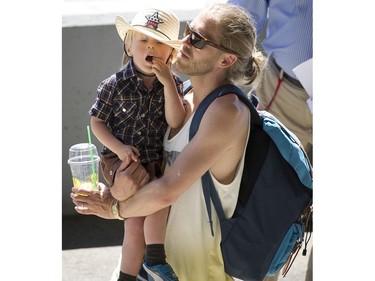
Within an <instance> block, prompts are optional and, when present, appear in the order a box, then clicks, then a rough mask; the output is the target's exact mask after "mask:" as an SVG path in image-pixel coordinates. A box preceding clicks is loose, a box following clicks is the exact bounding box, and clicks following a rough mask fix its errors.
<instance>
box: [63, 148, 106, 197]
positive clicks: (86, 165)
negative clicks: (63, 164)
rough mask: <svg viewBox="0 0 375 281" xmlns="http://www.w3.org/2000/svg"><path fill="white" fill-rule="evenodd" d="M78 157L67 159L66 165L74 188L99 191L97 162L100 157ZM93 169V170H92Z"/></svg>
mask: <svg viewBox="0 0 375 281" xmlns="http://www.w3.org/2000/svg"><path fill="white" fill-rule="evenodd" d="M92 158H93V160H92V159H91V156H90V155H80V156H75V157H72V158H69V160H68V164H69V165H70V170H71V172H72V178H73V185H74V186H75V187H79V188H84V189H92V190H96V191H99V189H98V182H99V162H100V157H99V156H98V155H93V157H92ZM93 167H94V168H93Z"/></svg>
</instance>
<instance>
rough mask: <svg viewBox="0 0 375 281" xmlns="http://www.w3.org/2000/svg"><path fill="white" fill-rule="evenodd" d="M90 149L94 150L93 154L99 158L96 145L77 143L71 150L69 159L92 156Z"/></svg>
mask: <svg viewBox="0 0 375 281" xmlns="http://www.w3.org/2000/svg"><path fill="white" fill-rule="evenodd" d="M90 148H91V150H92V154H93V155H96V156H98V150H97V149H96V146H95V145H94V144H89V143H77V144H75V145H73V146H72V147H71V148H69V159H70V158H73V157H76V156H85V155H89V156H90V155H91V154H90Z"/></svg>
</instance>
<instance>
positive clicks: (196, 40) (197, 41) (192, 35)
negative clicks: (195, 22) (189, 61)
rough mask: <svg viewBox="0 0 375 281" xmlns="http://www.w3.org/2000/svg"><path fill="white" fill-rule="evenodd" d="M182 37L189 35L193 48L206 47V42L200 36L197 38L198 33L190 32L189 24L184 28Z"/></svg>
mask: <svg viewBox="0 0 375 281" xmlns="http://www.w3.org/2000/svg"><path fill="white" fill-rule="evenodd" d="M184 35H185V36H187V35H189V39H190V44H191V45H193V46H194V47H195V48H197V49H203V48H204V46H206V42H205V41H204V39H203V38H202V37H201V36H199V34H198V33H196V32H194V31H192V30H191V29H190V26H189V24H186V26H185V32H184Z"/></svg>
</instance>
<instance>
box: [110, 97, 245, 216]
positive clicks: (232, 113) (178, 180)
mask: <svg viewBox="0 0 375 281" xmlns="http://www.w3.org/2000/svg"><path fill="white" fill-rule="evenodd" d="M248 122H249V111H248V109H247V107H246V106H245V105H244V104H243V103H242V102H240V101H239V100H238V98H237V97H236V96H235V95H226V96H224V97H220V98H218V99H217V100H215V101H214V102H213V103H212V104H211V106H209V108H208V109H207V111H206V113H205V115H204V117H203V118H202V121H201V124H200V127H199V130H198V132H197V134H196V135H195V137H194V138H193V139H192V140H191V142H190V143H189V144H188V145H187V146H186V147H185V148H184V149H183V151H182V152H181V153H180V155H179V156H178V157H177V159H176V161H175V162H174V163H173V165H172V166H171V167H170V168H169V169H168V170H167V171H166V173H165V174H164V176H163V177H161V178H160V179H157V180H154V181H152V182H150V183H148V184H147V185H145V186H144V187H143V188H142V189H140V190H139V191H138V192H136V193H135V195H134V196H132V197H130V198H129V199H128V200H126V201H123V202H120V215H121V216H122V217H135V216H146V215H150V214H152V213H154V212H156V211H158V210H160V209H162V208H165V207H167V206H169V205H171V204H173V203H174V202H175V201H176V200H177V199H178V197H179V196H180V195H181V194H182V193H184V192H185V191H186V190H187V189H188V188H189V187H190V186H191V185H192V184H193V183H194V182H195V181H196V180H198V179H199V178H200V177H201V176H202V175H203V174H204V173H205V172H206V171H207V170H208V169H210V170H211V172H212V173H213V174H214V176H215V177H216V178H218V179H219V180H222V181H224V182H226V181H228V180H229V181H230V180H231V179H233V177H234V174H235V171H236V168H237V164H238V162H239V160H240V159H241V157H242V153H243V149H244V146H245V144H246V137H247V131H248V124H249V123H248ZM224 167H225V168H224ZM116 177H118V179H116V181H117V184H121V182H122V181H123V180H124V179H122V177H123V174H122V173H121V172H117V174H116ZM125 181H126V179H125ZM121 186H124V185H122V184H121Z"/></svg>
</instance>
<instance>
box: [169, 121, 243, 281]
mask: <svg viewBox="0 0 375 281" xmlns="http://www.w3.org/2000/svg"><path fill="white" fill-rule="evenodd" d="M192 118H193V115H192V116H191V117H190V119H189V120H188V121H187V122H186V124H185V125H184V127H183V128H182V129H181V130H180V131H179V132H178V133H177V134H176V135H175V136H174V137H173V138H171V139H170V140H168V136H169V133H170V128H168V130H167V133H166V134H165V137H164V150H165V152H166V155H167V159H166V160H167V164H166V169H168V167H169V166H170V165H171V164H173V162H174V160H175V159H176V157H177V156H178V154H179V153H180V152H181V151H182V150H183V148H184V147H185V146H186V145H187V144H188V142H189V129H190V124H191V121H192ZM244 154H245V153H243V155H244ZM243 163H244V156H243V157H242V159H241V161H240V165H239V167H238V169H237V172H236V175H235V178H234V180H233V181H232V182H231V183H230V184H226V185H225V184H221V183H219V182H218V181H217V180H216V179H215V178H214V177H213V176H212V174H211V177H212V179H213V182H214V184H215V187H216V190H217V192H218V194H219V197H220V200H221V203H222V206H223V209H224V212H225V214H226V216H227V217H231V216H232V215H233V212H234V209H235V207H236V202H237V197H238V191H239V187H240V181H241V177H242V171H243ZM211 204H212V203H211ZM211 208H212V220H213V229H214V234H215V235H214V237H213V236H212V235H211V229H210V224H209V222H208V215H207V210H206V205H205V201H204V195H203V191H202V184H201V179H200V178H199V179H198V180H197V181H196V182H194V184H193V185H192V186H191V187H190V188H188V189H187V190H186V191H185V192H184V193H183V194H182V195H181V196H180V197H179V198H178V200H177V201H176V202H175V203H174V204H173V205H172V206H171V210H170V214H169V217H168V223H167V232H166V240H165V248H166V255H167V261H168V263H169V264H170V265H171V266H172V268H173V269H174V271H175V272H176V273H177V276H178V277H179V280H180V281H228V280H233V279H232V278H231V277H229V276H228V275H226V274H225V271H224V264H223V259H222V255H221V250H220V241H221V233H220V225H219V221H218V217H217V215H216V212H215V209H214V207H213V205H212V206H211Z"/></svg>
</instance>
